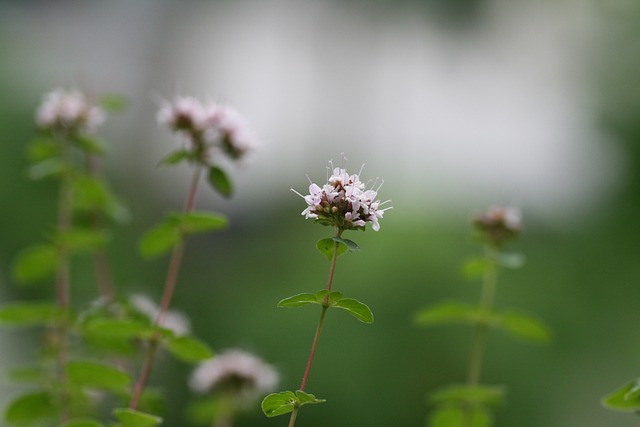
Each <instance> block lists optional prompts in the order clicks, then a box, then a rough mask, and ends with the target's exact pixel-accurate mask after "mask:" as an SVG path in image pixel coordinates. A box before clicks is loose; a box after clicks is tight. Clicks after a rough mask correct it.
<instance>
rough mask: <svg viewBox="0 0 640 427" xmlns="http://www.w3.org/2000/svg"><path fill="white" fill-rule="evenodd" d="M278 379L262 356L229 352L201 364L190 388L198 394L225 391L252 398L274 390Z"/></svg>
mask: <svg viewBox="0 0 640 427" xmlns="http://www.w3.org/2000/svg"><path fill="white" fill-rule="evenodd" d="M278 380H279V378H278V373H277V372H276V371H275V369H274V368H273V367H272V366H271V365H269V364H267V363H265V362H264V361H263V360H262V359H260V358H259V357H257V356H255V355H254V354H251V353H248V352H246V351H243V350H239V349H229V350H225V351H223V352H222V353H219V354H218V355H217V356H216V357H214V358H213V359H210V360H207V361H205V362H202V363H201V364H200V365H198V367H197V368H196V369H195V370H194V371H193V374H192V375H191V379H190V380H189V386H190V387H191V389H192V390H194V391H195V392H198V393H207V392H225V393H232V394H235V395H237V396H238V397H242V398H246V399H250V398H253V397H256V396H259V395H261V394H264V393H268V392H270V391H272V390H273V389H274V388H275V386H276V385H277V383H278Z"/></svg>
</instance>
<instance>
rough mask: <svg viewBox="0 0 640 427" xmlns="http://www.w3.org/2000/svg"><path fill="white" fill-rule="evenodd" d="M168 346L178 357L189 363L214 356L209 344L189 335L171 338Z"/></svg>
mask: <svg viewBox="0 0 640 427" xmlns="http://www.w3.org/2000/svg"><path fill="white" fill-rule="evenodd" d="M166 348H167V350H169V351H170V352H171V354H173V355H174V356H176V357H177V358H179V359H181V360H183V361H185V362H189V363H197V362H202V361H203V360H207V359H210V358H212V357H213V350H211V347H209V345H208V344H206V343H205V342H203V341H200V340H199V339H197V338H194V337H189V336H182V337H177V338H173V339H171V340H170V341H169V342H168V343H167V344H166Z"/></svg>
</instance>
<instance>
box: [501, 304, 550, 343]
mask: <svg viewBox="0 0 640 427" xmlns="http://www.w3.org/2000/svg"><path fill="white" fill-rule="evenodd" d="M496 319H497V320H498V321H497V322H496V325H498V326H500V327H502V329H504V330H505V331H507V332H509V333H511V334H512V335H513V336H515V337H516V338H520V339H522V340H524V341H529V342H533V343H538V344H544V343H548V342H550V341H551V331H550V329H549V327H547V325H545V324H544V323H543V322H542V321H540V320H538V319H537V318H535V317H533V316H529V315H527V314H523V313H519V312H517V311H508V312H504V313H502V314H501V315H499V316H497V317H496Z"/></svg>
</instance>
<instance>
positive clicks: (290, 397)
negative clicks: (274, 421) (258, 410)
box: [261, 390, 326, 417]
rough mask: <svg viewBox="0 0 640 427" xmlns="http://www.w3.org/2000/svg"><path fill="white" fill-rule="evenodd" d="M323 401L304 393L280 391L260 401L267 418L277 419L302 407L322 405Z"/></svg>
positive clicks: (299, 391)
mask: <svg viewBox="0 0 640 427" xmlns="http://www.w3.org/2000/svg"><path fill="white" fill-rule="evenodd" d="M324 402H326V400H325V399H316V397H315V396H314V395H313V394H308V393H305V392H304V391H301V390H298V391H296V392H295V393H294V392H292V391H282V392H280V393H271V394H270V395H268V396H267V397H265V398H264V399H263V400H262V405H261V406H262V412H264V414H265V415H266V416H267V417H277V416H278V415H284V414H288V413H290V412H292V411H293V410H294V409H297V408H300V407H301V406H304V405H310V404H317V403H324Z"/></svg>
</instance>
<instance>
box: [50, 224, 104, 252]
mask: <svg viewBox="0 0 640 427" xmlns="http://www.w3.org/2000/svg"><path fill="white" fill-rule="evenodd" d="M108 240H109V237H108V234H107V233H106V232H105V231H104V230H95V229H90V228H81V227H74V228H72V229H70V230H67V231H65V232H63V233H59V234H58V235H57V236H56V237H55V239H54V241H55V243H57V244H58V245H60V246H62V247H65V248H67V249H69V250H71V251H73V252H90V251H94V250H96V249H99V248H101V247H103V246H104V245H105V244H106V243H107V241H108Z"/></svg>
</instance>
